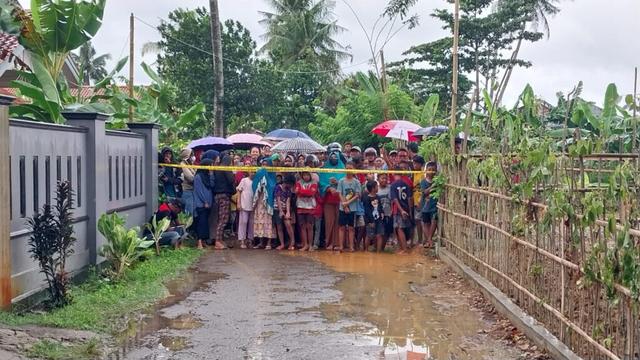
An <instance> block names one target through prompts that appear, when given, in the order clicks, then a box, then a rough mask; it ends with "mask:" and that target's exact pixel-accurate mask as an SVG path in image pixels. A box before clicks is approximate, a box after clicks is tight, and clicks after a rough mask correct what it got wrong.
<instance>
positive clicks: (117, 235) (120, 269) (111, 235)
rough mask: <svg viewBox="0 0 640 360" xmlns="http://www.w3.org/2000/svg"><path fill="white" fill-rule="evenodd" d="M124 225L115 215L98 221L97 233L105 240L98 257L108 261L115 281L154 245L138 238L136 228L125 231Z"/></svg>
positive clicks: (106, 216) (105, 216) (108, 215)
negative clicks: (105, 242)
mask: <svg viewBox="0 0 640 360" xmlns="http://www.w3.org/2000/svg"><path fill="white" fill-rule="evenodd" d="M124 223H125V221H124V218H122V217H121V216H120V215H118V214H117V213H113V214H103V215H102V216H100V219H99V220H98V231H100V233H101V234H102V235H103V236H104V237H105V238H106V239H107V244H106V245H104V246H102V248H101V249H100V255H101V256H104V257H105V258H106V259H107V260H108V261H109V263H110V264H111V270H112V273H113V276H114V277H115V278H116V279H119V278H120V277H122V274H123V273H124V271H125V270H126V269H127V267H129V266H131V265H132V264H133V263H135V262H136V261H137V260H138V259H139V258H140V257H142V256H143V255H145V253H147V251H148V248H149V247H150V246H151V245H153V243H154V242H153V241H151V240H145V239H143V238H140V236H139V235H138V234H139V232H140V229H139V228H138V227H134V228H131V229H129V230H127V229H126V228H125V227H124Z"/></svg>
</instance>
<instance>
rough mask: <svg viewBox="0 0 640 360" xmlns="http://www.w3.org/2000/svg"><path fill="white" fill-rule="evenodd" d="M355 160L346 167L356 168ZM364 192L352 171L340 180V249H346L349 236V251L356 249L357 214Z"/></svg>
mask: <svg viewBox="0 0 640 360" xmlns="http://www.w3.org/2000/svg"><path fill="white" fill-rule="evenodd" d="M354 168H355V166H354V164H353V162H351V161H349V162H347V165H346V169H347V170H350V169H354ZM361 193H362V186H361V185H360V182H359V181H358V179H356V178H355V177H354V176H353V174H352V173H347V175H346V176H345V177H344V178H342V179H340V182H338V194H340V215H339V216H338V223H339V224H340V235H339V236H338V250H339V251H342V249H344V240H345V237H347V241H348V243H349V251H354V237H355V220H356V219H355V214H356V211H358V203H357V202H358V201H359V200H360V195H361Z"/></svg>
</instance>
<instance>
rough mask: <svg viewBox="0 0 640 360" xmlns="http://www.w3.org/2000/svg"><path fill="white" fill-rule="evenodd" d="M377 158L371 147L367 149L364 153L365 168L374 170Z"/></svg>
mask: <svg viewBox="0 0 640 360" xmlns="http://www.w3.org/2000/svg"><path fill="white" fill-rule="evenodd" d="M377 156H378V152H377V151H376V149H374V148H372V147H369V148H367V149H366V150H365V151H364V160H365V167H366V168H368V169H374V168H375V161H376V157H377Z"/></svg>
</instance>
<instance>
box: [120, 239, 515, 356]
mask: <svg viewBox="0 0 640 360" xmlns="http://www.w3.org/2000/svg"><path fill="white" fill-rule="evenodd" d="M444 271H445V266H444V265H443V264H442V263H440V262H439V261H437V260H434V259H428V258H426V257H423V256H417V255H416V256H398V255H392V254H369V253H356V254H336V253H330V252H315V253H306V254H301V253H297V252H276V251H270V252H269V251H240V250H234V251H223V252H211V253H207V254H206V255H205V256H203V258H202V259H201V261H200V262H199V263H198V265H197V271H193V272H191V273H189V274H187V275H186V276H185V277H184V278H183V279H181V280H179V281H176V282H173V283H172V284H170V288H171V291H172V293H173V294H174V296H173V297H171V298H169V299H167V300H166V301H165V302H164V303H163V304H162V305H160V306H159V307H158V308H157V309H156V310H155V311H153V312H151V313H150V314H149V317H148V318H147V319H145V321H144V322H143V323H141V324H139V325H135V326H132V329H131V332H137V333H138V334H137V336H136V337H137V338H138V340H136V341H135V342H133V341H132V342H128V341H127V342H126V344H125V346H124V347H123V349H121V352H120V353H119V354H118V355H117V358H123V357H124V358H126V359H225V360H226V359H323V360H324V359H521V358H524V354H522V353H521V352H519V351H518V350H517V349H516V348H514V347H510V346H508V345H505V344H503V343H502V342H499V341H497V340H494V339H492V338H491V336H489V335H487V334H485V333H484V329H486V328H487V327H488V326H489V324H488V323H487V322H486V321H484V320H482V318H481V315H480V314H479V313H478V312H477V311H473V310H471V309H470V307H469V304H468V299H467V298H466V296H463V295H461V294H460V293H459V290H455V289H454V288H453V287H452V286H451V285H450V284H448V283H447V282H446V281H444V279H443V276H442V274H443V272H444Z"/></svg>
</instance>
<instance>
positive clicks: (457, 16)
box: [449, 0, 460, 153]
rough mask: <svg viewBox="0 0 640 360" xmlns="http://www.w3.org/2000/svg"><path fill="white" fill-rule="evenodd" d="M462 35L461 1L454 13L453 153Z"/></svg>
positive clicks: (450, 123) (450, 124) (450, 125)
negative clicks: (459, 42) (459, 39)
mask: <svg viewBox="0 0 640 360" xmlns="http://www.w3.org/2000/svg"><path fill="white" fill-rule="evenodd" d="M459 33H460V0H455V5H454V11H453V48H452V49H451V55H452V56H453V68H452V70H453V71H452V73H453V79H452V81H451V121H450V122H449V131H450V132H451V134H450V135H451V151H452V152H453V153H455V151H456V136H455V134H454V132H455V128H456V115H457V113H458V37H459Z"/></svg>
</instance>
